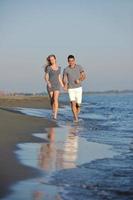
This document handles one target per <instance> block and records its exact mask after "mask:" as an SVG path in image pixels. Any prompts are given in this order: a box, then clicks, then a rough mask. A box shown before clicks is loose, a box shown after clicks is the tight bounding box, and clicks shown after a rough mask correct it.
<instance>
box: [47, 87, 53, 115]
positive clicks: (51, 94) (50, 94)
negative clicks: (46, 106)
mask: <svg viewBox="0 0 133 200" xmlns="http://www.w3.org/2000/svg"><path fill="white" fill-rule="evenodd" d="M48 95H49V98H50V104H51V107H52V112H53V115H54V92H53V91H52V92H50V91H48Z"/></svg>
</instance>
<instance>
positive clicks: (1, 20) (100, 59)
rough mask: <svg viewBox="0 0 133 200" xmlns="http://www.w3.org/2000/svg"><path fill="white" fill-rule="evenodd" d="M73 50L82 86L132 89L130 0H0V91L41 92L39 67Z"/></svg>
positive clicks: (62, 59)
mask: <svg viewBox="0 0 133 200" xmlns="http://www.w3.org/2000/svg"><path fill="white" fill-rule="evenodd" d="M51 53H52V54H55V55H56V56H57V58H58V63H59V64H60V65H61V67H62V71H63V68H64V67H66V65H67V59H66V58H67V56H68V54H74V55H75V56H76V59H77V63H79V64H81V65H82V66H83V67H84V69H85V71H86V74H87V80H86V81H85V82H84V89H85V90H91V91H92V90H100V91H101V90H109V89H133V0H55V1H54V0H53V1H51V0H0V90H6V91H22V92H40V91H44V89H45V84H44V81H43V69H42V65H43V64H44V62H45V58H46V57H47V55H49V54H51Z"/></svg>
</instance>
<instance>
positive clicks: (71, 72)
mask: <svg viewBox="0 0 133 200" xmlns="http://www.w3.org/2000/svg"><path fill="white" fill-rule="evenodd" d="M83 71H84V70H83V67H82V66H81V65H75V67H73V68H71V67H69V66H68V67H66V68H65V69H64V72H63V76H65V75H66V76H67V79H68V88H78V87H81V82H80V83H78V84H77V83H76V82H75V81H76V80H77V79H79V78H80V73H81V72H83Z"/></svg>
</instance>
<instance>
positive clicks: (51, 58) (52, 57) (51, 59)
mask: <svg viewBox="0 0 133 200" xmlns="http://www.w3.org/2000/svg"><path fill="white" fill-rule="evenodd" d="M49 60H50V63H51V65H53V64H55V63H56V59H55V57H54V56H51V57H50V58H49Z"/></svg>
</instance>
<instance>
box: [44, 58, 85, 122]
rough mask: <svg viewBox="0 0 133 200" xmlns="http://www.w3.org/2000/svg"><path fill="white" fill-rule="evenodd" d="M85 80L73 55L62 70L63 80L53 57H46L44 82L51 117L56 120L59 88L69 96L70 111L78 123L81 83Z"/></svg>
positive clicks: (59, 68) (80, 67)
mask: <svg viewBox="0 0 133 200" xmlns="http://www.w3.org/2000/svg"><path fill="white" fill-rule="evenodd" d="M84 79H85V73H84V69H83V68H82V66H80V65H77V64H76V61H75V57H74V56H73V55H69V56H68V66H67V67H66V68H65V69H64V72H63V78H61V67H60V66H58V64H57V60H56V57H55V55H50V56H48V57H47V65H46V66H45V80H46V82H47V91H48V94H49V97H50V103H51V106H52V111H53V113H52V117H53V119H57V113H58V97H59V93H60V86H62V88H63V89H64V90H65V91H67V90H68V94H69V98H70V102H71V109H72V112H73V116H74V121H75V122H78V114H79V112H80V105H81V102H82V86H81V82H82V81H83V80H84Z"/></svg>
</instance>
